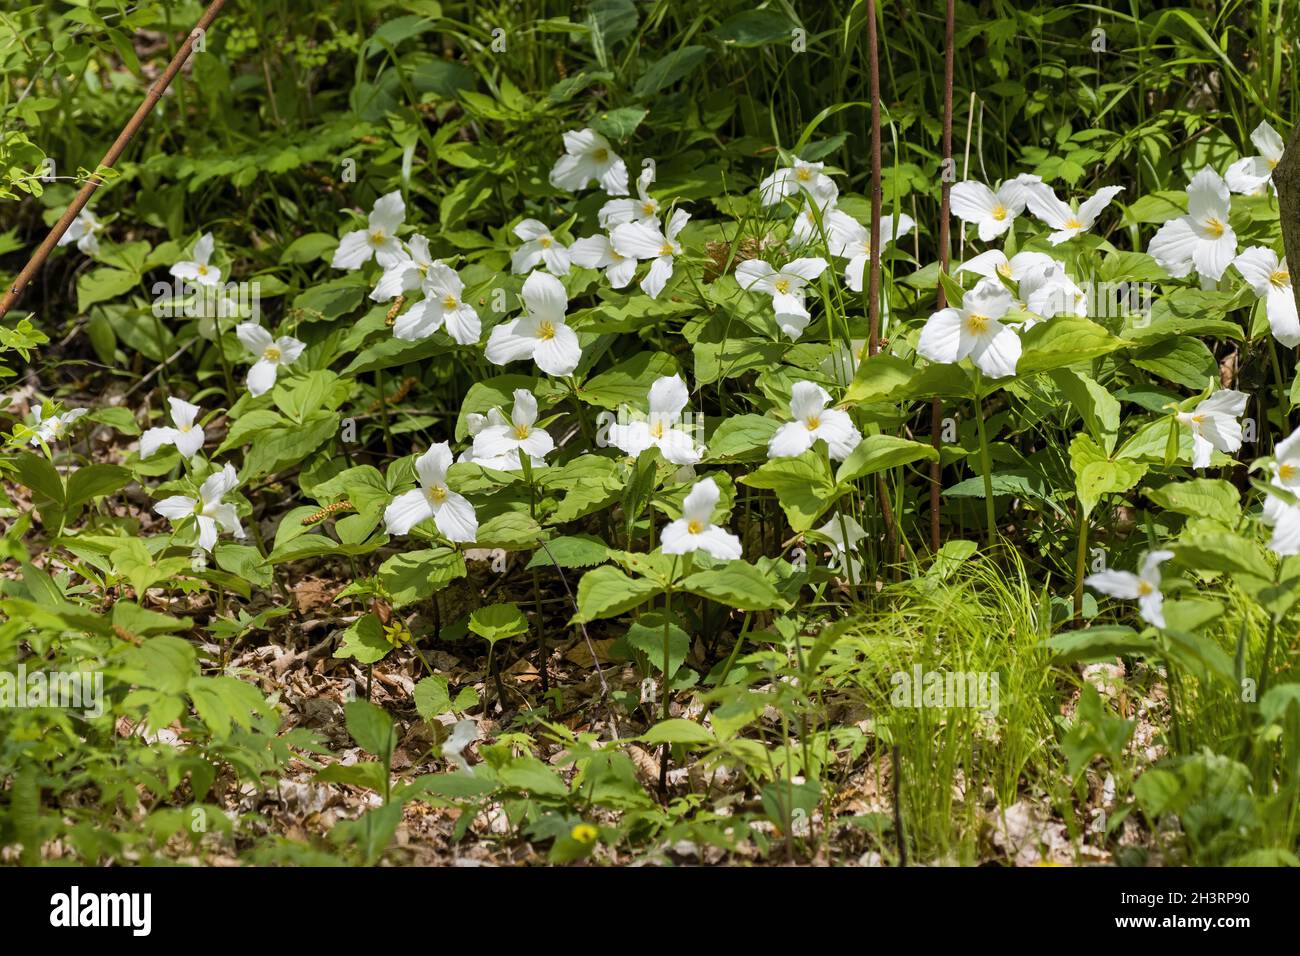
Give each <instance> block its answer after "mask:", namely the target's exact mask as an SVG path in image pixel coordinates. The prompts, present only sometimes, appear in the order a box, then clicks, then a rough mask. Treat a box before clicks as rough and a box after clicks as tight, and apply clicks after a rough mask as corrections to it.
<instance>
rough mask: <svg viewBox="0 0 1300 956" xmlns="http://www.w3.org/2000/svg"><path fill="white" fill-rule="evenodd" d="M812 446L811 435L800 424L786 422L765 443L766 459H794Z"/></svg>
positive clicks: (804, 426) (801, 423) (800, 422)
mask: <svg viewBox="0 0 1300 956" xmlns="http://www.w3.org/2000/svg"><path fill="white" fill-rule="evenodd" d="M812 445H813V434H812V432H810V431H809V430H808V427H807V426H806V425H805V424H804V423H803V422H802V421H798V422H786V423H785V424H784V425H782V426H781V427H780V428H778V429H777V430H776V434H775V435H773V436H772V438H771V440H770V441H769V442H768V443H767V457H768V458H794V457H796V456H797V455H802V454H803V453H804V452H806V451H807V450H808V449H809V448H811V447H812Z"/></svg>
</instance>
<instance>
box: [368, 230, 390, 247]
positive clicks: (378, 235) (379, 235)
mask: <svg viewBox="0 0 1300 956" xmlns="http://www.w3.org/2000/svg"><path fill="white" fill-rule="evenodd" d="M387 239H388V237H387V236H386V235H384V230H382V229H376V230H375V231H374V232H372V233H371V234H370V244H371V245H372V246H382V245H383V244H384V242H385V241H387Z"/></svg>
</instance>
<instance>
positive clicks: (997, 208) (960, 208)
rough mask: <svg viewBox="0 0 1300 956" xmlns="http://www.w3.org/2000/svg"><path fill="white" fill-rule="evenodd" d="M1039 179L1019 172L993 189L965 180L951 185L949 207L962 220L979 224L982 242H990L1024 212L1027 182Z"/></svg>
mask: <svg viewBox="0 0 1300 956" xmlns="http://www.w3.org/2000/svg"><path fill="white" fill-rule="evenodd" d="M1041 182H1042V179H1040V178H1039V177H1038V176H1034V175H1032V174H1030V173H1022V174H1021V175H1020V176H1017V177H1016V178H1015V179H1008V180H1007V181H1006V182H1004V183H1003V184H1002V185H1001V186H999V187H998V190H997V192H994V191H993V190H992V189H990V188H989V187H988V186H986V185H984V184H983V183H981V182H977V181H975V180H973V179H967V180H965V181H963V182H960V183H956V184H955V185H954V186H953V187H952V192H951V193H950V197H951V200H950V208H951V209H952V214H953V215H954V216H956V217H957V218H958V219H960V220H961V221H962V222H968V223H974V224H975V225H976V226H978V227H979V237H980V241H981V242H989V241H991V240H993V239H996V238H997V237H998V236H1000V235H1002V234H1003V233H1004V232H1006V231H1007V230H1008V229H1010V228H1011V225H1012V223H1014V222H1015V221H1016V217H1017V216H1019V215H1020V214H1021V213H1022V212H1024V211H1025V204H1026V203H1027V202H1028V199H1029V190H1028V188H1026V187H1027V186H1028V184H1030V183H1041Z"/></svg>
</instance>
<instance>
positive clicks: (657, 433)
mask: <svg viewBox="0 0 1300 956" xmlns="http://www.w3.org/2000/svg"><path fill="white" fill-rule="evenodd" d="M650 435H651V437H652V438H663V437H664V423H663V422H655V423H654V424H653V425H651V426H650Z"/></svg>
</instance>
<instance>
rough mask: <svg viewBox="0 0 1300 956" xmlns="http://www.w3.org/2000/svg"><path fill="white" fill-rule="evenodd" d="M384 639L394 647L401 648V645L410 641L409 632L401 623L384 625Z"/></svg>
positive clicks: (394, 622)
mask: <svg viewBox="0 0 1300 956" xmlns="http://www.w3.org/2000/svg"><path fill="white" fill-rule="evenodd" d="M384 637H385V638H386V639H387V640H388V643H389V644H392V645H393V646H394V647H401V646H402V645H403V644H409V643H410V642H411V641H412V639H413V638H412V636H411V631H410V628H408V627H407V626H406V625H405V624H403V623H402V622H401V621H393V622H392V623H391V624H385V625H384Z"/></svg>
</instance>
